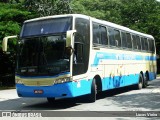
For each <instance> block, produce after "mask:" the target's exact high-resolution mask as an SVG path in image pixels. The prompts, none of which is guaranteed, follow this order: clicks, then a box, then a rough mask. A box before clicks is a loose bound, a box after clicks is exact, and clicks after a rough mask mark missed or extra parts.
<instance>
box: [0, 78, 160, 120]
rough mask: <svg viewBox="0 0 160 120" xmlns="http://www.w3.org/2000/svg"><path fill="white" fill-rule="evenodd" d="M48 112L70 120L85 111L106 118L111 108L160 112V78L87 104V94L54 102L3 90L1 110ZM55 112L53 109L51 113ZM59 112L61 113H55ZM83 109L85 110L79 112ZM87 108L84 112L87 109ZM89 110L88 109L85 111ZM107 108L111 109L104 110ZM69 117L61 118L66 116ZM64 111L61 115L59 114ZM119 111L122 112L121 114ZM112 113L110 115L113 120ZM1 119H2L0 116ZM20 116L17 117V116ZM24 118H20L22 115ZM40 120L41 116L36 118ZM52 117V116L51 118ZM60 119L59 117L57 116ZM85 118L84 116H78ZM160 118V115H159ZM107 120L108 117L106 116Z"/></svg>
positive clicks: (0, 102) (115, 109) (0, 98)
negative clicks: (142, 87) (143, 85)
mask: <svg viewBox="0 0 160 120" xmlns="http://www.w3.org/2000/svg"><path fill="white" fill-rule="evenodd" d="M15 110H16V111H34V110H38V111H39V110H40V111H44V110H45V111H48V112H49V113H48V115H51V116H54V115H53V113H54V114H55V116H58V119H63V120H64V119H68V117H69V116H70V117H73V118H71V119H75V117H80V116H81V117H83V116H85V114H86V113H87V114H89V115H88V116H87V117H85V118H86V119H91V118H89V117H92V116H94V119H96V120H97V118H96V117H95V116H103V117H101V118H100V119H105V118H104V117H107V116H108V114H109V113H110V112H111V111H119V112H121V111H122V112H123V114H125V113H126V114H128V112H130V111H140V112H141V111H160V78H158V79H156V80H154V81H151V82H149V86H148V87H147V88H144V89H142V90H135V89H134V88H133V87H125V88H120V89H114V90H109V91H105V92H103V93H101V94H100V95H98V96H97V101H96V102H95V103H87V100H86V99H85V96H83V97H80V98H75V99H58V100H56V102H55V103H54V104H52V105H51V104H49V103H48V102H47V100H46V99H45V98H38V99H37V98H19V97H18V96H17V93H16V90H15V89H11V90H1V91H0V111H2V112H3V111H15ZM50 111H52V112H50ZM53 111H59V113H56V112H53ZM71 111H72V112H73V111H74V112H76V111H78V112H76V113H75V114H78V115H77V116H76V115H75V116H73V114H71ZM80 111H82V112H80ZM84 111H85V112H84ZM86 111H87V112H86ZM105 111H108V112H109V113H108V112H105ZM64 113H65V114H71V115H67V117H63V118H62V117H59V116H61V115H62V116H65V114H64ZM60 114H61V115H60ZM119 114H120V113H119ZM111 117H112V116H110V115H109V118H110V119H111ZM0 119H1V118H0ZM16 119H17V118H16ZM19 119H21V118H19ZM37 119H38V120H40V119H39V118H37ZM48 119H49V118H48ZM55 119H57V118H55ZM79 119H84V118H79ZM112 119H117V120H123V119H138V120H139V119H153V120H154V119H158V118H157V117H145V118H143V117H136V116H132V117H131V118H130V117H125V118H123V115H120V118H119V117H118V116H116V118H112ZM159 119H160V118H159ZM105 120H106V119H105Z"/></svg>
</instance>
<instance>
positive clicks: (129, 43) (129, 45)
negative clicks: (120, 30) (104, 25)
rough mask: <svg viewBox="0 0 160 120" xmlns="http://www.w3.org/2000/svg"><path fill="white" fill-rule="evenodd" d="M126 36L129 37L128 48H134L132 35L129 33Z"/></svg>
mask: <svg viewBox="0 0 160 120" xmlns="http://www.w3.org/2000/svg"><path fill="white" fill-rule="evenodd" d="M126 36H127V47H128V48H132V40H131V34H130V33H127V34H126Z"/></svg>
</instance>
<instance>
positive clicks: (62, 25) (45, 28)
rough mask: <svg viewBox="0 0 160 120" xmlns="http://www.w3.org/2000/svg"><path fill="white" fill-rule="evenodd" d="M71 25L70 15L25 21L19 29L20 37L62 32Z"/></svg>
mask: <svg viewBox="0 0 160 120" xmlns="http://www.w3.org/2000/svg"><path fill="white" fill-rule="evenodd" d="M71 27H72V17H62V18H50V19H44V20H37V21H32V22H26V23H24V25H23V29H22V31H21V35H20V37H21V38H24V37H31V36H42V35H49V34H57V33H64V32H67V30H70V29H71Z"/></svg>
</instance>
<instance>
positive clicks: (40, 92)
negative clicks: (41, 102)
mask: <svg viewBox="0 0 160 120" xmlns="http://www.w3.org/2000/svg"><path fill="white" fill-rule="evenodd" d="M34 93H35V94H43V90H34Z"/></svg>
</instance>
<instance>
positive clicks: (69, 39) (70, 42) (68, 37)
mask: <svg viewBox="0 0 160 120" xmlns="http://www.w3.org/2000/svg"><path fill="white" fill-rule="evenodd" d="M75 32H76V30H69V31H67V35H66V47H72V45H73V34H74V33H75Z"/></svg>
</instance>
